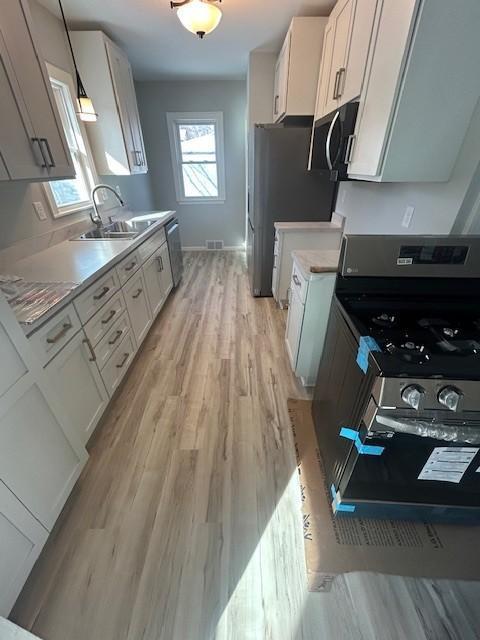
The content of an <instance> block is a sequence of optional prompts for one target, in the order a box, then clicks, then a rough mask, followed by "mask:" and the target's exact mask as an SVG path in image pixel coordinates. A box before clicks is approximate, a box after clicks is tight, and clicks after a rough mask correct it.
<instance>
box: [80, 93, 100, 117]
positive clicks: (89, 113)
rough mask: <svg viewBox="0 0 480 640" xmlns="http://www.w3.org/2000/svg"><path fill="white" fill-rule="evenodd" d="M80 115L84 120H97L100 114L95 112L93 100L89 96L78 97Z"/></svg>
mask: <svg viewBox="0 0 480 640" xmlns="http://www.w3.org/2000/svg"><path fill="white" fill-rule="evenodd" d="M77 102H78V117H79V118H80V120H83V122H96V120H97V118H98V116H97V114H96V113H95V109H94V107H93V102H92V100H91V98H89V97H88V96H84V97H80V98H77Z"/></svg>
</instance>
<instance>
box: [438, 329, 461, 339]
mask: <svg viewBox="0 0 480 640" xmlns="http://www.w3.org/2000/svg"><path fill="white" fill-rule="evenodd" d="M442 333H443V335H444V336H445V337H446V338H455V336H457V335H458V334H459V333H460V329H454V328H453V327H443V329H442Z"/></svg>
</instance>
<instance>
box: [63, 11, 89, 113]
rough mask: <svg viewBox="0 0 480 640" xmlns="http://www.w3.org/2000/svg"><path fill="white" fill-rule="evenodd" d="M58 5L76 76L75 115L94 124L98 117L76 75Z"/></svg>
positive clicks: (68, 36) (70, 44) (73, 57)
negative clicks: (76, 107)
mask: <svg viewBox="0 0 480 640" xmlns="http://www.w3.org/2000/svg"><path fill="white" fill-rule="evenodd" d="M58 4H59V5H60V11H61V13H62V19H63V24H64V26H65V33H66V34H67V40H68V44H69V47H70V53H71V54H72V60H73V66H74V67H75V75H76V76H77V78H76V79H77V104H78V111H77V115H78V117H79V118H80V120H83V122H96V120H97V118H98V115H97V114H96V113H95V109H94V108H93V102H92V99H91V98H89V97H88V95H87V92H86V91H85V87H84V86H83V83H82V80H81V78H80V74H79V73H78V69H77V62H76V60H75V54H74V53H73V47H72V42H71V40H70V34H69V32H68V27H67V21H66V19H65V14H64V12H63V7H62V2H61V0H58Z"/></svg>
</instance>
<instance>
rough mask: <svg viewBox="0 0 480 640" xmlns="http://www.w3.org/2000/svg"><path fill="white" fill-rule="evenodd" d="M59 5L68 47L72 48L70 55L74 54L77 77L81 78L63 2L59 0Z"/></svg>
mask: <svg viewBox="0 0 480 640" xmlns="http://www.w3.org/2000/svg"><path fill="white" fill-rule="evenodd" d="M58 4H59V5H60V11H61V13H62V19H63V24H64V25H65V33H66V34H67V40H68V46H69V47H70V53H71V54H72V60H73V66H74V67H75V74H76V75H77V77H79V73H78V69H77V63H76V60H75V54H74V53H73V47H72V41H71V40H70V34H69V32H68V26H67V21H66V19H65V13H64V11H63V7H62V1H61V0H58Z"/></svg>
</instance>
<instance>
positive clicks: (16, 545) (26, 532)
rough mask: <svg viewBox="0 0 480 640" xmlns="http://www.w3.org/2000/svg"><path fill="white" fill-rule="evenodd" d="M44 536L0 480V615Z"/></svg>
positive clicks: (8, 606)
mask: <svg viewBox="0 0 480 640" xmlns="http://www.w3.org/2000/svg"><path fill="white" fill-rule="evenodd" d="M47 537H48V531H47V529H45V528H44V527H42V525H41V524H40V523H39V522H38V520H35V518H34V517H33V516H32V514H31V513H30V512H29V511H27V509H26V508H25V507H24V506H23V504H22V503H21V502H20V501H19V500H18V499H17V498H16V497H15V496H14V495H13V493H12V492H11V491H10V490H9V489H8V488H7V487H6V486H5V485H4V484H3V482H0V549H1V553H0V584H1V588H0V615H2V616H7V615H8V614H9V613H10V610H11V608H12V607H13V605H14V603H15V600H16V599H17V596H18V594H19V593H20V591H21V589H22V587H23V584H24V582H25V580H26V579H27V577H28V574H29V573H30V571H31V569H32V567H33V565H34V564H35V561H36V560H37V558H38V556H39V554H40V551H41V550H42V547H43V545H44V544H45V542H46V540H47ZM0 635H1V633H0Z"/></svg>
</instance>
